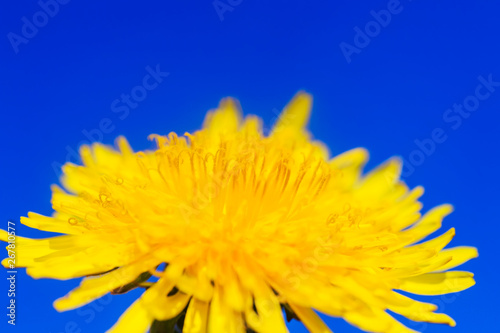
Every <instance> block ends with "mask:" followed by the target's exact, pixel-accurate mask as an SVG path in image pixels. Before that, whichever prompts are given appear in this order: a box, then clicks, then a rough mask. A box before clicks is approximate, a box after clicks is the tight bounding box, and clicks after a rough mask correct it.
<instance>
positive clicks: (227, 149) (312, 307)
mask: <svg viewBox="0 0 500 333" xmlns="http://www.w3.org/2000/svg"><path fill="white" fill-rule="evenodd" d="M310 109H311V97H310V96H309V95H308V94H306V93H299V94H297V96H296V97H295V98H294V99H293V100H292V101H291V102H290V104H289V105H288V106H287V107H285V109H284V111H283V113H282V115H281V116H280V118H279V120H278V121H277V123H276V124H275V126H274V128H273V129H272V130H271V131H270V133H269V134H264V133H263V129H262V124H261V120H260V119H259V118H258V117H256V116H248V117H246V118H244V119H243V118H242V115H241V113H240V111H239V108H238V106H237V103H236V102H235V101H234V100H232V99H224V100H222V102H221V103H220V105H219V107H218V108H217V109H216V110H214V111H212V112H209V113H208V114H207V116H206V118H205V121H204V124H203V128H202V129H201V130H199V131H197V132H194V133H185V134H184V135H183V136H179V135H177V134H175V133H170V134H168V135H167V136H161V135H156V134H153V135H151V136H150V139H152V140H155V141H156V144H157V148H156V149H154V150H146V151H139V152H134V151H133V150H132V149H131V148H130V146H129V145H128V143H127V141H126V140H125V138H123V137H120V138H118V140H117V148H116V149H114V148H112V147H109V146H106V145H102V144H100V143H94V144H92V145H90V146H83V147H82V148H81V150H80V154H81V158H82V161H83V165H75V164H72V163H67V164H66V165H64V166H63V176H62V178H61V183H62V186H63V187H62V188H61V187H58V186H53V187H52V192H53V194H52V206H53V209H54V211H55V212H54V214H53V216H52V217H46V216H42V215H39V214H36V213H32V212H30V213H29V214H28V217H22V218H21V222H22V223H23V224H25V225H27V226H29V227H32V228H36V229H40V230H44V231H50V232H56V233H60V234H62V235H60V236H56V237H51V238H46V239H28V238H23V237H18V238H17V246H18V248H19V249H20V255H19V257H18V259H17V263H16V264H17V265H18V266H19V267H26V268H27V273H28V274H29V275H30V276H32V277H33V278H52V279H60V280H66V279H73V278H78V277H84V279H83V280H82V282H81V284H80V286H79V287H77V288H76V289H74V290H73V291H71V292H70V293H69V294H68V295H66V296H64V297H62V298H60V299H58V300H56V301H55V303H54V306H55V308H56V309H57V310H59V311H65V310H71V309H75V308H78V307H81V306H83V305H85V304H87V303H89V302H91V301H93V300H94V299H96V298H99V297H101V296H103V295H105V294H107V293H109V292H111V293H115V294H117V293H122V292H126V291H128V290H130V289H133V288H135V287H141V288H144V292H143V294H142V295H141V297H140V298H139V299H137V300H136V301H135V302H134V303H133V304H132V305H131V306H130V307H129V309H128V310H127V311H126V312H125V313H124V314H123V315H122V316H121V318H120V319H119V320H118V321H117V323H116V324H115V325H114V326H113V327H112V328H111V329H110V332H146V331H148V330H151V332H173V329H174V328H175V329H176V330H177V331H179V330H182V332H187V333H194V332H212V333H225V332H247V331H250V332H253V331H254V332H270V333H280V332H287V328H286V324H285V319H284V313H286V314H287V316H289V317H293V318H296V319H298V320H300V321H301V322H302V323H303V324H304V325H305V326H306V327H307V329H308V330H309V331H311V332H330V330H329V328H328V327H327V326H326V324H325V323H324V322H323V321H322V320H321V318H320V317H319V315H318V313H323V314H326V315H329V316H334V317H340V318H343V319H345V320H346V321H347V322H349V323H351V324H352V325H355V326H357V327H359V328H360V329H362V330H365V331H370V332H413V331H412V330H410V329H409V328H406V327H405V326H404V325H403V324H401V323H399V322H398V321H397V320H396V319H394V318H393V317H392V316H391V313H396V314H399V315H402V316H405V317H407V318H409V319H411V320H414V321H424V322H430V323H443V324H448V325H451V326H454V325H455V322H454V320H453V319H451V318H450V317H449V316H447V315H446V314H442V313H436V312H435V311H436V309H437V307H436V306H435V305H433V304H429V303H423V302H420V301H416V300H413V299H412V298H410V297H408V296H404V295H403V294H402V293H401V292H400V291H404V292H408V293H412V294H418V295H440V294H445V293H452V292H458V291H461V290H464V289H467V288H469V287H471V286H472V285H474V280H473V275H472V274H471V273H468V272H463V271H450V270H449V269H451V268H454V267H456V266H458V265H460V264H462V263H464V262H466V261H467V260H469V259H471V258H474V257H476V256H477V251H476V249H475V248H472V247H454V248H447V249H445V246H446V245H447V244H448V243H449V242H450V241H451V239H452V238H453V236H454V233H455V231H454V229H450V230H448V231H446V232H444V233H443V234H441V235H440V236H437V237H435V238H432V239H430V240H427V236H428V235H430V234H431V233H433V232H435V231H437V230H438V229H439V228H440V226H441V221H442V219H443V218H444V217H445V216H446V215H448V214H449V213H450V212H451V211H452V207H451V206H450V205H447V204H445V205H441V206H438V207H435V208H433V209H431V210H430V211H428V212H427V213H425V214H424V215H421V214H420V210H421V209H422V205H421V203H420V202H419V201H418V199H419V197H420V196H421V195H422V194H423V189H422V188H421V187H417V188H414V189H409V188H408V187H407V186H406V185H405V184H404V183H403V182H402V181H400V180H399V175H400V171H401V161H400V160H399V159H397V158H393V159H390V160H389V161H387V162H386V163H384V164H383V165H382V166H380V167H378V168H377V169H375V170H373V171H371V172H369V173H367V174H363V172H362V169H363V165H364V164H365V162H366V160H367V158H368V153H367V152H366V150H364V149H362V148H357V149H353V150H350V151H348V152H345V153H343V154H341V155H338V156H335V157H333V158H332V157H329V153H328V150H327V148H326V146H325V145H323V144H322V143H321V142H318V141H314V140H312V138H311V135H310V134H309V133H308V132H307V130H306V129H305V126H306V123H307V121H308V118H309V113H310ZM1 239H2V240H4V241H6V240H7V233H6V232H5V231H2V235H1ZM424 239H426V240H424ZM3 264H4V265H7V259H6V260H4V262H3Z"/></svg>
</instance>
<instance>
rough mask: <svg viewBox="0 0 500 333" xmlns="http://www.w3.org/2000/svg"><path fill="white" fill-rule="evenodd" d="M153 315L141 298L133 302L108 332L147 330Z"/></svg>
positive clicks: (119, 332) (125, 332)
mask: <svg viewBox="0 0 500 333" xmlns="http://www.w3.org/2000/svg"><path fill="white" fill-rule="evenodd" d="M152 321H153V317H152V316H151V314H150V313H149V312H148V311H147V310H146V308H145V307H144V305H143V304H142V301H141V300H140V299H139V300H137V301H135V302H134V304H132V305H131V306H130V307H129V308H128V309H127V311H125V313H124V314H123V315H122V316H121V317H120V319H118V322H117V323H116V324H115V325H114V326H113V327H112V328H111V329H109V330H108V331H107V333H129V332H134V333H141V332H147V331H148V330H149V326H150V325H151V322H152Z"/></svg>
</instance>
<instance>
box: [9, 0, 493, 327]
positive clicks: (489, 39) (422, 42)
mask: <svg viewBox="0 0 500 333" xmlns="http://www.w3.org/2000/svg"><path fill="white" fill-rule="evenodd" d="M499 10H500V5H499V4H498V3H496V2H494V1H474V2H473V1H451V0H443V1H439V2H436V1H430V0H413V1H411V0H401V1H394V0H391V1H387V0H383V1H379V0H377V1H362V2H354V1H345V0H339V1H325V0H323V1H315V2H307V1H250V0H221V1H189V0H186V1H147V0H145V1H141V2H140V3H136V2H118V1H107V2H106V3H102V2H97V1H94V2H91V3H89V2H84V1H77V0H71V1H68V0H59V2H55V0H41V1H39V2H37V1H10V2H6V3H4V4H3V8H2V10H1V11H0V35H2V37H1V41H0V57H1V62H0V66H1V73H2V75H1V76H0V83H1V88H2V89H0V107H1V111H2V112H1V115H2V121H1V122H0V126H1V130H0V136H1V141H0V142H1V145H2V146H1V151H2V153H3V154H2V163H1V170H2V177H1V179H0V196H1V197H0V202H1V205H0V214H1V215H0V221H3V222H1V223H4V224H5V226H3V225H2V226H1V227H2V228H6V226H7V220H8V219H11V220H12V221H14V222H16V224H17V226H18V233H19V234H23V235H25V236H30V237H42V236H43V233H41V232H37V231H33V230H29V229H28V228H26V227H24V226H21V225H20V224H19V217H20V216H24V215H26V214H27V212H28V211H35V212H38V213H42V214H47V215H48V214H51V212H52V211H51V207H50V187H49V186H50V184H52V183H57V181H58V168H59V166H60V165H61V164H63V163H64V162H66V161H76V157H75V152H76V151H77V150H78V147H79V145H80V144H82V143H83V142H85V141H89V140H99V141H102V142H105V143H109V144H112V143H113V142H114V139H115V138H116V137H117V136H118V135H125V136H126V137H127V138H128V139H129V141H130V142H131V144H132V146H133V147H134V148H135V149H145V148H149V147H151V143H150V142H148V141H147V140H146V137H147V135H148V134H150V133H161V134H165V133H168V132H170V131H176V132H178V133H184V132H185V131H193V130H195V129H197V128H198V127H199V126H200V125H201V122H202V119H203V116H204V113H205V112H206V111H207V110H208V109H211V108H213V107H215V106H216V105H217V103H218V101H219V99H220V98H222V97H225V96H233V97H236V98H238V99H239V100H240V103H241V105H242V108H243V110H244V112H245V113H247V114H248V113H253V114H258V115H259V116H261V117H262V118H263V119H264V120H265V121H266V123H267V125H270V124H271V123H272V121H273V119H275V118H276V116H277V112H279V110H280V109H281V108H282V107H283V106H284V105H285V104H286V102H287V101H288V100H289V99H290V98H291V97H292V96H293V95H294V94H295V93H296V92H297V91H298V90H301V89H304V90H306V91H308V92H310V93H311V94H312V95H313V96H314V110H313V114H312V118H311V122H310V126H309V128H310V130H311V131H312V132H313V133H314V136H315V138H317V139H320V140H322V141H324V142H325V143H327V144H328V146H329V147H330V149H331V152H332V154H338V153H340V152H343V151H345V150H348V149H350V148H353V147H358V146H363V147H366V148H367V149H369V151H370V154H371V161H370V163H369V165H368V168H372V167H373V166H375V165H377V164H379V163H381V162H382V161H384V160H385V159H387V158H389V157H390V156H393V155H399V156H401V157H402V158H403V159H404V160H405V169H404V179H405V180H406V182H407V183H408V184H409V185H410V186H416V185H424V187H425V188H426V194H425V195H424V197H423V202H424V204H425V208H424V210H427V209H429V208H431V207H433V206H434V205H437V204H440V203H445V202H448V203H451V204H453V205H454V206H455V212H454V213H453V214H452V215H451V216H450V217H448V218H447V219H446V220H445V222H444V228H445V229H447V228H450V227H452V226H455V227H456V228H457V236H456V237H455V239H454V240H453V242H452V244H453V245H474V246H477V247H478V248H479V251H480V257H479V258H478V259H475V260H474V261H472V262H470V263H468V264H466V265H464V267H463V268H464V269H465V270H470V271H473V272H475V274H476V278H477V285H476V286H475V287H473V288H472V289H470V290H467V291H465V292H462V293H460V294H458V295H453V296H452V297H445V298H442V297H430V298H423V299H425V300H428V301H435V302H437V303H439V304H440V306H441V309H442V310H444V311H446V313H448V314H450V315H452V316H453V317H454V318H455V319H456V320H457V321H458V326H457V327H456V328H454V329H451V328H448V327H444V326H440V325H426V326H425V327H424V326H423V325H422V324H413V325H412V324H410V323H409V322H405V323H407V324H408V325H409V326H410V327H411V328H414V329H417V330H424V331H425V332H429V333H430V332H469V331H472V330H475V331H479V332H486V331H490V328H491V327H493V326H494V325H496V323H495V322H494V319H493V318H494V316H495V314H497V313H498V310H499V309H498V305H497V304H498V295H499V287H498V282H497V278H496V274H497V270H498V268H497V265H496V263H497V261H498V257H497V254H498V251H497V242H498V241H497V235H498V232H499V231H500V230H499V226H498V224H497V223H498V212H497V203H498V199H499V195H498V186H499V179H498V171H497V170H498V167H497V166H498V162H499V158H498V155H497V153H498V143H499V130H498V122H499V120H500V117H499V111H500V61H499V59H500V48H499V40H498V38H499V37H498V36H499V35H500V34H499V32H500V21H499V20H498V11H499ZM4 275H6V274H4ZM1 280H2V281H3V282H2V283H1V284H0V288H3V289H1V290H0V293H1V294H2V295H3V296H2V298H1V299H2V300H3V301H2V304H4V305H5V304H7V302H8V299H7V296H6V292H4V291H2V290H5V291H7V289H8V285H7V283H6V282H5V279H1ZM77 284H78V281H76V280H72V281H64V282H59V281H52V280H39V281H34V280H33V279H31V278H29V277H27V276H26V275H25V273H24V272H23V271H22V270H20V271H19V273H18V274H17V300H18V304H19V306H18V321H17V325H16V329H17V331H18V332H30V331H34V330H35V329H36V330H37V331H40V332H52V333H60V332H102V331H105V329H107V328H108V327H110V326H111V325H112V323H113V322H114V321H115V320H116V319H117V318H118V316H119V314H120V313H121V312H122V311H123V310H124V309H125V308H126V307H127V306H128V304H130V303H131V301H132V299H134V298H135V297H137V293H136V292H133V293H130V294H127V295H125V296H118V297H113V298H111V297H107V298H105V299H103V300H100V301H96V302H94V303H92V304H91V305H88V306H86V307H85V308H84V309H82V310H80V311H70V312H66V313H62V314H59V313H57V312H56V311H55V310H54V309H53V308H52V307H51V304H52V301H53V300H54V299H56V298H58V297H60V296H61V295H64V294H65V293H66V292H67V291H69V290H70V289H71V288H72V287H74V286H76V285H77ZM2 307H3V305H2ZM4 309H5V308H4ZM2 318H4V319H2V321H1V323H0V327H2V331H3V330H4V328H6V327H7V328H8V329H9V331H10V330H12V328H11V327H8V326H7V324H6V319H5V315H2ZM329 323H330V325H331V327H332V329H333V330H334V331H335V332H358V330H357V329H354V328H350V327H349V326H348V325H346V324H344V323H343V321H342V320H338V319H332V320H329ZM290 329H291V331H292V332H303V330H304V329H303V328H302V327H301V326H300V325H299V324H293V325H291V328H290ZM12 331H13V330H12Z"/></svg>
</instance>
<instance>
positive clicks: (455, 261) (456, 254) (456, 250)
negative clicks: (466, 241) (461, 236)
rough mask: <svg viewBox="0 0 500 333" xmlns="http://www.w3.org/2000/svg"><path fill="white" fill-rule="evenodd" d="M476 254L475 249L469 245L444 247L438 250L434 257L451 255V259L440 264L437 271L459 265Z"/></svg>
mask: <svg viewBox="0 0 500 333" xmlns="http://www.w3.org/2000/svg"><path fill="white" fill-rule="evenodd" d="M478 255H479V254H478V252H477V249H476V248H475V247H470V246H457V247H453V248H449V249H445V250H443V251H441V252H439V254H438V255H437V256H436V257H437V258H439V259H443V258H448V257H451V260H450V261H449V262H448V263H447V264H445V265H443V266H441V267H440V268H439V271H446V270H448V269H451V268H455V267H457V266H460V265H462V264H463V263H465V262H467V261H469V260H471V259H473V258H477V256H478Z"/></svg>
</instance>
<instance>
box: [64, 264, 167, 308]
mask: <svg viewBox="0 0 500 333" xmlns="http://www.w3.org/2000/svg"><path fill="white" fill-rule="evenodd" d="M157 264H158V263H157V262H156V260H152V259H143V260H140V261H138V262H136V263H134V264H131V265H128V266H125V267H122V268H119V269H117V270H114V271H112V272H110V273H107V274H105V275H102V276H99V277H90V278H86V279H84V280H83V281H82V283H81V284H80V286H79V287H78V288H76V289H74V290H73V291H72V292H70V293H69V294H67V295H66V296H65V297H63V298H59V299H58V300H56V301H55V302H54V307H55V308H56V310H57V311H66V310H71V309H75V308H77V307H80V306H82V305H84V304H87V303H90V302H92V301H93V300H94V299H96V298H99V297H101V296H103V295H105V294H107V293H108V292H110V291H111V290H113V289H116V288H118V287H121V286H124V285H126V284H127V283H130V282H132V281H134V280H135V279H136V278H137V277H138V276H139V274H141V273H143V272H145V271H148V270H149V269H151V268H153V267H155V266H156V265H157Z"/></svg>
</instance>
